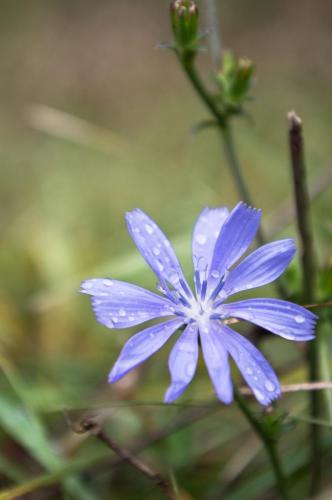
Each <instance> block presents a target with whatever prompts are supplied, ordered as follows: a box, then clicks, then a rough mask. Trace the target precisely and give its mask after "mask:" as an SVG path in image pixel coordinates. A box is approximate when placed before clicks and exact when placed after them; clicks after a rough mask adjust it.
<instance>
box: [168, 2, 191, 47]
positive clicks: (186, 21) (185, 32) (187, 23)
mask: <svg viewBox="0 0 332 500" xmlns="http://www.w3.org/2000/svg"><path fill="white" fill-rule="evenodd" d="M170 14H171V23H172V29H173V33H174V38H175V42H176V47H177V49H178V50H179V51H180V52H185V51H195V48H196V45H197V38H198V7H197V4H196V2H194V1H193V0H175V1H173V2H172V3H171V5H170Z"/></svg>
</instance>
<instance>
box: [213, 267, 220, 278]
mask: <svg viewBox="0 0 332 500" xmlns="http://www.w3.org/2000/svg"><path fill="white" fill-rule="evenodd" d="M211 276H212V278H213V279H215V280H217V279H218V278H220V272H219V271H217V270H216V269H214V270H213V271H212V272H211Z"/></svg>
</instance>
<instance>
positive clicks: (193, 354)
mask: <svg viewBox="0 0 332 500" xmlns="http://www.w3.org/2000/svg"><path fill="white" fill-rule="evenodd" d="M197 361H198V327H197V324H196V323H190V324H189V325H188V326H187V327H186V329H185V331H184V332H183V333H182V334H181V336H180V337H179V339H178V341H177V342H176V344H175V345H174V347H173V349H172V351H171V354H170V356H169V360H168V366H169V370H170V373H171V379H172V383H171V385H170V386H169V388H168V389H167V391H166V394H165V398H164V401H165V403H171V402H172V401H174V400H175V399H177V398H178V397H179V396H181V394H182V393H183V392H184V391H185V389H186V388H187V386H188V385H189V384H190V382H191V381H192V379H193V376H194V375H195V371H196V367H197Z"/></svg>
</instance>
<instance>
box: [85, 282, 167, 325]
mask: <svg viewBox="0 0 332 500" xmlns="http://www.w3.org/2000/svg"><path fill="white" fill-rule="evenodd" d="M81 292H82V293H85V294H88V295H92V296H93V298H92V308H93V310H94V312H95V314H96V318H97V320H98V321H99V322H100V323H102V324H103V325H105V326H107V327H108V328H128V327H130V326H134V325H138V324H140V323H144V321H148V320H150V319H153V318H159V317H164V316H173V315H174V304H172V302H170V301H169V300H168V299H166V298H164V297H161V296H159V295H157V294H155V293H152V292H149V291H148V290H145V289H144V288H140V287H138V286H136V285H131V284H130V283H125V282H122V281H116V280H110V279H92V280H86V281H84V282H83V283H82V284H81Z"/></svg>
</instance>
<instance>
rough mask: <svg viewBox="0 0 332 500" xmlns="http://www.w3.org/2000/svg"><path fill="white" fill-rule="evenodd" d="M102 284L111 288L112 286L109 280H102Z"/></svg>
mask: <svg viewBox="0 0 332 500" xmlns="http://www.w3.org/2000/svg"><path fill="white" fill-rule="evenodd" d="M103 283H104V285H105V286H113V285H114V283H113V281H111V280H104V281H103Z"/></svg>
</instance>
